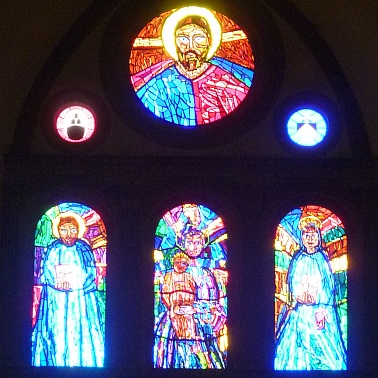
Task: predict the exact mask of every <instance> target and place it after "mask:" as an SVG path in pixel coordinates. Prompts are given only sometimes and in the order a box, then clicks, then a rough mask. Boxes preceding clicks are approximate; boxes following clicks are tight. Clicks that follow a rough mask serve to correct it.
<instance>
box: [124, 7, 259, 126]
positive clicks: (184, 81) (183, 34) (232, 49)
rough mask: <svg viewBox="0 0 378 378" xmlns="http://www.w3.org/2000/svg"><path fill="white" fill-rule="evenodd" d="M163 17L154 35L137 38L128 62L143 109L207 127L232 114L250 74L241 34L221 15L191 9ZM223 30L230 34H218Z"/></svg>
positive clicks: (250, 59)
mask: <svg viewBox="0 0 378 378" xmlns="http://www.w3.org/2000/svg"><path fill="white" fill-rule="evenodd" d="M162 18H163V19H164V21H163V24H162V26H161V25H158V26H157V29H156V32H155V33H152V31H153V30H154V26H155V25H149V27H148V28H147V30H146V32H144V33H141V35H142V37H140V38H137V40H136V41H135V43H134V47H133V52H132V56H131V58H130V68H131V71H132V72H135V73H134V74H133V75H132V77H131V80H132V83H133V86H134V89H135V91H136V93H137V95H138V97H139V98H140V99H141V101H142V102H143V104H144V105H145V106H146V107H147V108H148V109H149V110H150V111H151V112H152V113H154V114H155V115H156V116H158V117H160V118H163V119H165V120H166V121H169V122H173V123H176V124H178V125H181V126H191V127H193V126H197V125H201V124H206V123H210V122H213V121H216V120H218V119H220V118H222V117H223V116H225V115H227V114H229V113H231V112H232V111H233V110H234V109H235V108H236V107H237V106H238V105H239V104H240V103H241V101H243V99H244V98H245V96H246V95H247V92H248V90H249V87H250V86H251V85H252V79H253V74H254V71H253V68H254V63H253V57H252V52H251V49H250V46H249V43H248V41H247V38H246V36H245V34H244V33H243V32H242V31H241V30H240V29H239V28H238V27H237V25H235V24H234V23H233V22H232V21H231V20H229V19H227V18H226V17H225V16H223V17H221V16H220V15H218V14H216V13H215V12H211V11H209V10H207V9H205V8H200V7H195V6H191V7H185V8H181V9H178V10H175V11H172V12H168V14H165V15H163V17H160V19H162ZM222 21H223V23H222ZM160 22H161V21H160ZM224 27H226V28H227V27H228V28H229V31H227V32H224V33H223V28H224ZM160 30H161V35H160V36H159V31H160ZM159 41H160V43H162V45H163V47H164V49H163V50H162V51H160V50H159V49H158V47H159ZM160 47H162V46H161V45H160ZM152 48H154V49H156V50H155V53H156V56H154V57H153V56H152V54H151V49H152ZM230 58H231V60H230ZM153 62H155V63H153ZM145 66H147V67H145ZM142 67H145V68H143V69H142Z"/></svg>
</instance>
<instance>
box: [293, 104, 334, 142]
mask: <svg viewBox="0 0 378 378" xmlns="http://www.w3.org/2000/svg"><path fill="white" fill-rule="evenodd" d="M327 127H328V125H327V120H326V117H325V116H323V115H322V114H320V113H319V112H318V111H316V110H314V109H310V108H303V109H300V110H297V111H295V112H294V113H293V114H291V116H290V117H289V120H288V121H287V132H288V134H289V137H290V138H291V140H292V141H293V142H295V143H297V144H299V145H300V146H305V147H312V146H315V145H317V144H319V143H321V142H322V141H323V139H324V137H325V136H326V134H327Z"/></svg>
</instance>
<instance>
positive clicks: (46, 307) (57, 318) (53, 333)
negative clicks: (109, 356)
mask: <svg viewBox="0 0 378 378" xmlns="http://www.w3.org/2000/svg"><path fill="white" fill-rule="evenodd" d="M84 231H85V224H84V221H83V219H82V218H81V217H80V216H78V215H77V214H76V213H73V212H63V213H61V214H60V215H59V216H58V217H57V218H56V219H55V220H54V222H53V234H54V236H56V237H57V240H55V241H54V242H53V243H52V244H50V245H49V247H48V248H47V250H46V253H45V255H44V257H43V259H42V263H41V277H40V280H41V285H42V292H41V300H40V304H39V308H38V313H37V321H36V324H35V326H34V329H33V335H32V365H34V366H97V367H100V366H103V364H104V343H103V334H102V331H101V329H100V322H99V309H98V302H97V297H96V284H95V278H96V267H95V261H94V256H93V252H92V250H91V247H90V246H89V245H88V244H87V243H86V242H85V241H84V240H80V239H79V237H82V236H83V234H84Z"/></svg>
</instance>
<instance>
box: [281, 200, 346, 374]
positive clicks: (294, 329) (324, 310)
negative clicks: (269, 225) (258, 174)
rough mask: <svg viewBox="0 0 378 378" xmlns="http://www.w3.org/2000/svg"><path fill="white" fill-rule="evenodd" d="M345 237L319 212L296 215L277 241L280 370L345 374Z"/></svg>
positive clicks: (303, 210) (332, 218) (330, 216)
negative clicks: (329, 371) (342, 372)
mask: <svg viewBox="0 0 378 378" xmlns="http://www.w3.org/2000/svg"><path fill="white" fill-rule="evenodd" d="M347 268H348V255H347V237H346V234H345V229H344V225H343V223H342V222H341V220H340V219H339V218H338V217H337V216H336V215H335V214H334V213H332V212H331V211H330V210H328V209H326V208H324V207H320V206H310V205H309V206H302V207H298V208H296V209H293V210H292V211H291V212H290V213H288V214H287V215H286V216H285V217H284V218H283V219H282V220H281V222H280V224H279V225H278V227H277V230H276V238H275V286H276V290H275V331H276V336H275V338H276V350H275V360H274V367H275V369H276V370H346V369H347V354H346V347H347Z"/></svg>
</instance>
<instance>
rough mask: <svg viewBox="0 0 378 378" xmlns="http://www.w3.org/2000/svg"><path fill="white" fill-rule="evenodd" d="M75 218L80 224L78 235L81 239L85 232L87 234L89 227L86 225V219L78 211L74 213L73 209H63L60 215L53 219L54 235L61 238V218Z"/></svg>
mask: <svg viewBox="0 0 378 378" xmlns="http://www.w3.org/2000/svg"><path fill="white" fill-rule="evenodd" d="M68 217H70V218H74V219H75V220H76V222H77V225H78V230H77V237H78V238H79V239H81V238H82V237H83V236H84V234H85V230H86V229H87V227H86V225H85V221H84V219H83V218H82V217H81V216H80V215H79V214H77V213H74V212H73V211H63V212H61V213H60V214H59V215H57V217H56V218H55V219H53V221H52V232H53V235H54V236H55V237H56V238H57V239H59V238H60V235H59V223H60V220H61V218H68Z"/></svg>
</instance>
